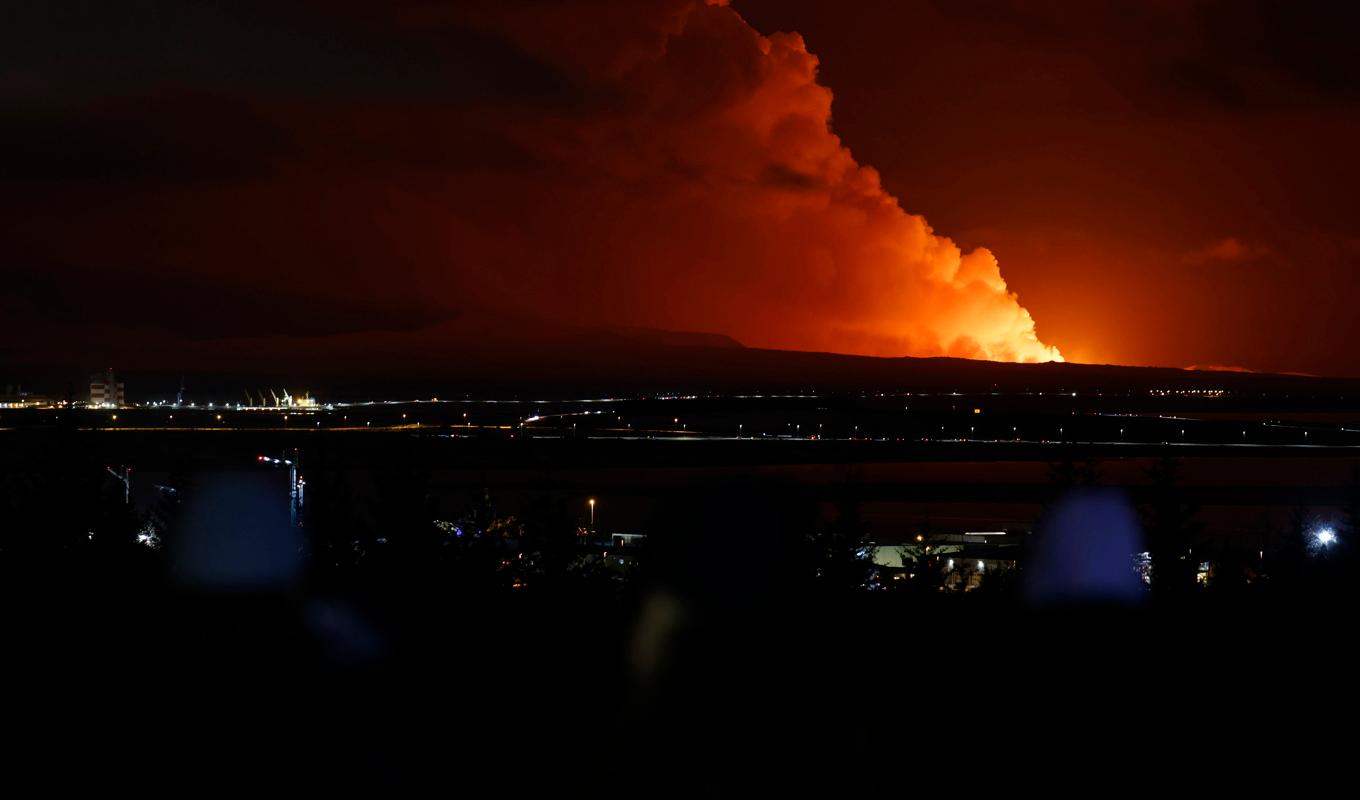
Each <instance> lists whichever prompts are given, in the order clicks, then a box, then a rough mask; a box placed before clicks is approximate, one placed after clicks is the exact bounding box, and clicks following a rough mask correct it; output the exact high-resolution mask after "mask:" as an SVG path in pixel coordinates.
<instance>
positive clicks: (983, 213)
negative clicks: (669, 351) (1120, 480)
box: [0, 0, 1360, 375]
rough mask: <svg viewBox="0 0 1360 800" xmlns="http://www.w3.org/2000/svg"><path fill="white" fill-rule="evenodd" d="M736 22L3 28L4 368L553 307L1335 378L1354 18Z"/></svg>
mask: <svg viewBox="0 0 1360 800" xmlns="http://www.w3.org/2000/svg"><path fill="white" fill-rule="evenodd" d="M733 5H734V6H735V8H725V7H718V6H709V5H705V4H704V3H701V2H690V1H689V0H656V2H623V1H622V0H618V1H610V0H597V1H596V2H588V3H562V2H548V1H547V0H544V1H543V2H527V1H525V0H514V1H513V2H504V3H495V4H486V3H481V4H473V3H466V4H457V3H455V4H441V3H397V4H382V5H381V6H380V7H379V6H370V4H345V3H341V4H335V3H298V4H289V3H282V4H279V3H271V4H258V5H251V4H214V5H208V4H160V3H138V2H128V3H119V4H108V3H66V2H49V3H35V4H26V5H23V6H19V7H17V8H15V9H12V10H10V12H9V19H7V23H6V25H5V26H4V27H3V28H2V29H0V117H2V118H3V120H2V124H0V185H3V186H4V192H3V194H0V215H2V216H0V241H3V242H4V249H3V252H0V270H3V274H4V277H5V281H4V284H3V287H0V313H3V314H4V315H5V316H6V317H7V319H8V320H9V323H10V324H9V328H10V331H11V333H8V334H7V335H6V340H5V341H0V358H4V359H5V360H9V361H16V362H27V363H41V362H43V361H51V362H55V361H60V362H62V363H69V364H87V363H88V364H91V365H95V366H98V365H101V364H102V363H103V362H104V361H106V360H110V359H114V358H117V359H119V360H120V362H129V361H130V362H132V363H133V365H134V366H159V367H169V368H173V367H174V366H175V364H176V363H177V362H179V361H183V360H187V359H202V358H209V359H211V358H212V357H214V355H221V354H224V353H229V352H239V351H242V350H243V349H244V350H249V349H251V348H260V347H276V346H277V347H285V348H286V347H294V346H297V347H303V348H307V347H316V346H319V344H327V345H328V347H327V348H326V352H331V353H335V352H344V351H345V350H346V348H348V347H350V346H351V345H353V346H354V350H355V352H362V353H363V355H362V356H361V357H363V358H380V357H381V356H380V355H374V354H375V353H380V352H381V350H382V347H383V346H387V345H391V346H401V345H402V343H403V342H411V341H428V340H431V339H439V340H448V341H451V342H455V343H466V344H467V345H468V346H472V345H474V344H478V343H485V342H486V341H490V340H495V339H496V338H497V337H498V336H499V337H502V338H504V337H505V336H511V337H512V338H513V336H514V335H520V336H523V335H524V333H523V332H524V330H525V326H526V324H527V325H529V327H532V324H533V322H534V321H539V320H541V321H544V324H549V323H551V324H562V323H565V324H573V325H585V326H591V325H628V326H649V327H657V328H665V329H674V330H697V331H711V332H717V333H724V334H729V335H731V336H734V337H736V338H737V339H739V340H741V341H743V342H746V343H747V344H751V345H759V346H768V347H781V348H799V349H826V350H833V351H840V352H859V353H869V354H879V355H892V354H901V355H939V354H951V355H964V356H972V357H990V358H1001V359H1024V360H1032V359H1045V358H1049V357H1052V356H1053V355H1055V354H1056V353H1057V352H1058V351H1061V353H1062V354H1063V355H1064V356H1066V357H1067V358H1068V359H1070V360H1080V361H1097V362H1115V363H1128V364H1164V365H1172V366H1188V365H1224V366H1241V367H1248V368H1253V369H1268V370H1287V371H1304V372H1315V373H1334V374H1337V373H1339V374H1352V375H1360V353H1358V352H1357V351H1356V350H1355V348H1353V347H1352V344H1351V343H1352V342H1353V341H1354V340H1355V338H1356V336H1357V334H1360V321H1357V316H1356V315H1355V314H1354V313H1353V310H1352V309H1353V305H1354V303H1355V301H1356V299H1357V298H1360V291H1358V290H1360V270H1357V269H1355V268H1354V267H1355V265H1356V263H1357V260H1358V259H1360V223H1358V222H1357V215H1356V211H1357V209H1358V208H1360V203H1357V201H1356V200H1355V199H1354V194H1353V189H1352V187H1353V186H1355V185H1356V184H1357V179H1360V159H1357V158H1356V156H1355V154H1354V147H1355V145H1354V142H1355V141H1357V140H1360V136H1357V134H1360V125H1358V124H1357V122H1360V106H1358V105H1357V100H1358V99H1360V97H1358V96H1357V92H1358V90H1360V82H1357V78H1360V59H1357V47H1356V45H1355V44H1354V38H1353V31H1355V30H1356V25H1355V23H1356V22H1357V21H1360V20H1357V19H1356V18H1355V13H1354V12H1348V13H1342V14H1339V13H1338V12H1335V11H1331V10H1329V9H1328V8H1327V6H1325V5H1321V4H1319V5H1317V6H1310V5H1308V4H1299V3H1288V4H1286V3H1253V2H1221V3H1219V2H1200V3H1181V2H1146V3H1115V4H1079V3H1034V2H1025V3H1019V2H1016V3H998V2H988V3H970V2H940V3H899V2H884V3H869V2H861V3H855V2H844V3H825V2H813V1H811V0H808V1H806V2H804V0H768V2H767V1H766V0H751V1H750V2H741V0H735V2H734V3H733ZM794 32H796V34H795V33H794ZM1017 295H1018V297H1017ZM507 315H509V316H507ZM507 319H511V320H513V321H510V322H507V321H506V320H507ZM498 326H499V327H500V328H503V329H510V328H513V329H514V330H513V331H510V332H509V333H507V332H506V331H505V330H500V331H498V330H496V329H497V327H498ZM375 343H380V344H381V345H382V346H379V344H375Z"/></svg>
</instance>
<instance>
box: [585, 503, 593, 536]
mask: <svg viewBox="0 0 1360 800" xmlns="http://www.w3.org/2000/svg"><path fill="white" fill-rule="evenodd" d="M586 502H587V503H589V504H590V532H591V533H594V532H595V498H593V497H592V498H590V499H589V500H587V501H586Z"/></svg>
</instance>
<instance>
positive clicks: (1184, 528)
mask: <svg viewBox="0 0 1360 800" xmlns="http://www.w3.org/2000/svg"><path fill="white" fill-rule="evenodd" d="M1180 468H1181V462H1180V460H1179V459H1177V458H1175V457H1173V456H1170V455H1168V456H1163V457H1162V458H1159V459H1158V460H1157V461H1156V462H1154V463H1153V464H1152V466H1151V467H1150V468H1149V469H1148V473H1147V474H1148V477H1149V478H1150V480H1151V486H1150V487H1148V493H1147V496H1146V502H1145V503H1144V504H1143V505H1142V507H1141V508H1140V509H1139V510H1140V512H1141V514H1142V517H1143V530H1144V533H1145V534H1146V536H1147V543H1148V552H1149V553H1150V554H1151V556H1152V588H1153V590H1154V591H1156V592H1158V593H1159V594H1161V595H1163V596H1166V595H1176V594H1180V593H1183V592H1186V591H1189V590H1191V589H1193V588H1194V586H1195V570H1196V566H1197V563H1196V562H1195V560H1194V558H1193V555H1192V553H1191V551H1190V548H1191V541H1192V538H1193V536H1194V534H1195V532H1196V531H1197V530H1198V529H1199V526H1198V523H1197V522H1196V521H1195V516H1196V515H1197V514H1198V513H1199V509H1198V508H1197V507H1196V506H1195V505H1193V504H1192V503H1189V502H1187V501H1186V500H1185V492H1184V490H1183V488H1182V487H1181V485H1180Z"/></svg>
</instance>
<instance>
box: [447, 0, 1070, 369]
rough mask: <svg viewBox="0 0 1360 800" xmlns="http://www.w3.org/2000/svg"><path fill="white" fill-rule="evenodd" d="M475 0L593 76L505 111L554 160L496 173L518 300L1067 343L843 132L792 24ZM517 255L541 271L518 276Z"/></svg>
mask: <svg viewBox="0 0 1360 800" xmlns="http://www.w3.org/2000/svg"><path fill="white" fill-rule="evenodd" d="M479 13H481V15H482V16H481V17H480V19H479V20H478V21H479V23H480V24H481V25H483V26H486V27H490V28H494V29H496V30H497V31H498V32H500V33H502V34H508V35H510V36H511V37H512V38H513V39H514V40H515V41H517V42H518V44H519V45H520V46H521V47H523V48H524V49H525V50H526V51H528V52H531V53H533V54H535V55H536V56H537V57H539V58H542V59H544V60H545V61H547V62H548V63H550V64H552V65H553V66H554V67H555V68H557V69H560V70H562V71H563V72H564V73H565V74H567V75H568V76H570V80H572V81H573V82H574V85H576V86H580V87H584V89H583V90H582V92H583V95H584V96H585V97H586V98H587V99H586V100H584V101H582V109H569V110H564V111H562V112H561V113H557V114H552V115H548V118H547V119H545V118H543V117H542V116H538V115H535V116H531V117H524V116H521V117H516V116H515V115H514V114H506V115H504V117H502V118H499V121H498V122H497V125H498V126H499V127H500V128H501V129H502V131H503V135H504V136H505V138H506V140H507V141H510V142H513V143H514V146H515V147H517V148H520V149H521V150H522V151H523V152H525V153H528V154H530V158H531V159H532V160H533V161H535V162H537V163H539V164H547V165H550V166H549V167H548V168H547V169H546V170H536V171H535V173H534V175H533V179H532V180H529V179H527V178H524V179H517V178H516V176H515V175H514V174H513V173H512V172H510V173H502V174H498V175H496V176H495V178H494V182H495V183H496V184H497V186H496V188H497V190H499V191H500V192H503V193H508V196H509V197H513V200H512V201H506V203H507V206H513V207H514V208H515V209H518V210H519V215H520V217H521V219H522V221H521V222H520V223H518V224H517V225H516V227H515V233H516V234H517V236H518V238H519V240H520V241H522V242H526V243H527V244H526V248H527V250H528V251H530V252H526V253H525V254H521V256H510V255H507V254H506V253H504V252H503V251H498V252H497V253H496V254H495V256H496V258H497V260H498V263H499V266H498V268H497V274H498V275H499V276H500V277H499V280H501V281H503V282H504V283H505V284H506V285H513V286H514V287H515V297H516V298H517V300H520V301H525V300H526V299H527V300H528V302H530V303H531V304H533V305H537V306H541V307H544V308H547V307H551V306H557V307H561V306H563V305H569V306H570V307H571V308H572V309H574V311H573V313H572V314H570V315H569V316H575V317H578V318H582V319H590V320H604V321H609V322H615V323H620V324H642V325H652V326H658V327H662V326H664V327H671V328H680V329H689V330H709V331H719V332H723V333H727V334H730V335H733V336H735V337H736V338H738V339H740V340H742V341H743V342H745V343H747V344H749V345H755V346H765V347H778V348H793V349H809V350H830V351H838V352H850V353H862V354H871V355H893V356H896V355H916V356H936V355H948V356H962V357H969V358H985V359H995V360H1005V361H1060V360H1062V356H1061V355H1060V354H1059V352H1058V350H1057V348H1055V347H1053V346H1051V345H1046V344H1044V342H1043V341H1041V340H1040V338H1039V336H1038V334H1037V333H1036V331H1035V323H1034V319H1033V318H1032V317H1031V316H1030V314H1029V312H1028V311H1027V310H1025V308H1024V307H1023V306H1021V305H1020V303H1019V300H1018V298H1017V296H1016V294H1015V293H1014V292H1011V291H1010V290H1009V289H1008V288H1007V286H1006V281H1005V280H1004V279H1003V278H1002V276H1001V271H1000V269H999V267H998V264H997V261H996V258H995V257H993V255H992V253H991V252H989V251H988V250H985V249H981V248H979V249H977V250H974V251H972V252H969V253H963V252H961V251H960V249H959V248H958V246H956V245H955V244H954V242H952V241H951V240H949V239H947V238H945V237H942V236H939V235H937V234H935V233H934V231H933V230H932V229H931V227H930V226H929V224H927V222H926V220H925V219H924V218H922V217H920V216H917V215H914V214H908V213H906V212H905V211H903V210H902V208H901V206H900V205H899V203H898V201H897V199H896V198H894V197H893V196H891V195H889V194H888V193H887V192H885V191H884V189H883V187H882V185H881V183H880V181H879V175H878V173H877V171H875V170H874V169H873V168H872V167H867V166H863V165H861V164H859V163H857V162H856V161H855V159H854V158H853V156H852V155H851V153H850V150H849V149H848V148H847V147H846V146H845V145H844V144H842V142H841V140H840V139H839V138H838V137H837V136H836V135H835V134H834V133H832V131H831V127H830V122H831V99H832V94H831V90H830V89H828V88H827V87H825V86H822V85H820V84H819V83H818V82H817V64H818V62H817V58H816V56H814V55H812V54H811V53H809V52H808V50H807V48H806V46H805V45H804V42H803V39H802V37H801V36H799V35H798V34H793V33H776V34H773V35H771V36H764V35H761V34H760V33H759V32H757V31H755V30H754V29H753V28H751V27H750V26H749V25H748V24H747V23H746V22H745V21H744V20H743V19H742V18H741V17H740V16H739V15H738V14H737V13H736V12H735V11H734V10H732V9H730V8H727V7H726V6H725V5H723V4H706V3H702V2H681V1H679V0H676V1H675V2H665V3H659V4H657V3H653V4H639V3H632V2H629V3H611V2H600V3H595V4H587V5H586V8H585V10H582V8H581V7H580V6H573V7H572V8H563V7H561V6H560V5H558V4H554V3H544V4H542V5H530V6H524V5H516V6H515V7H514V8H513V9H511V10H501V9H495V10H490V11H482V12H479ZM582 16H585V17H587V19H585V20H583V19H581V17H582ZM583 30H584V31H591V33H589V34H585V35H580V36H577V35H565V34H564V33H563V31H583ZM545 173H546V174H549V175H552V176H554V177H553V178H552V179H551V180H549V181H547V182H545V181H544V178H543V176H544V174H545ZM487 233H488V230H487V228H486V227H485V225H481V226H480V231H479V234H478V236H483V237H484V236H486V235H487ZM475 238H476V237H473V236H471V235H470V234H469V235H468V239H467V240H462V241H459V242H458V247H459V248H461V252H465V253H466V252H476V251H477V250H478V246H477V244H476V242H475V241H474V239H475ZM483 241H486V240H485V239H483ZM533 252H538V253H546V254H547V255H545V256H543V257H542V258H537V259H535V258H533V257H532V253H533ZM524 260H528V261H534V262H536V266H535V271H534V272H533V273H532V274H529V273H523V274H521V275H519V276H518V277H517V276H516V273H517V268H516V267H515V266H513V264H514V263H516V262H519V261H524ZM544 261H546V262H547V264H546V266H545V265H544V263H543V262H544ZM554 275H556V276H559V277H551V276H554ZM545 276H547V277H545Z"/></svg>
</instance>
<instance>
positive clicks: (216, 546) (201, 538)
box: [170, 471, 303, 591]
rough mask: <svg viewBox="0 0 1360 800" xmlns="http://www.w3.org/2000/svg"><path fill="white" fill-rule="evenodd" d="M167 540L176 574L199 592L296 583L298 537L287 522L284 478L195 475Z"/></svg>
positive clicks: (273, 587)
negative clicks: (169, 538) (169, 541)
mask: <svg viewBox="0 0 1360 800" xmlns="http://www.w3.org/2000/svg"><path fill="white" fill-rule="evenodd" d="M187 497H188V498H189V500H188V502H187V503H186V505H185V508H184V511H183V514H182V515H181V517H180V519H178V520H177V521H176V525H175V532H174V536H173V537H172V538H171V545H170V546H171V557H172V560H173V562H174V572H175V575H176V576H177V577H178V578H179V580H180V581H182V582H183V583H185V584H187V585H188V586H190V587H191V588H195V589H200V590H218V591H221V590H226V591H261V590H266V591H267V590H279V589H285V588H289V587H291V586H293V585H295V584H296V583H297V581H298V579H299V576H300V573H301V569H302V556H301V555H300V552H301V549H302V544H303V542H302V534H301V531H299V530H298V529H297V528H296V527H294V526H293V525H292V524H291V522H290V502H291V498H290V496H289V487H288V479H287V477H286V475H284V474H282V473H279V472H275V471H268V472H262V473H229V472H220V473H206V474H202V475H200V476H198V478H197V479H196V480H195V483H194V486H193V487H192V490H191V491H190V492H188V493H187Z"/></svg>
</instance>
